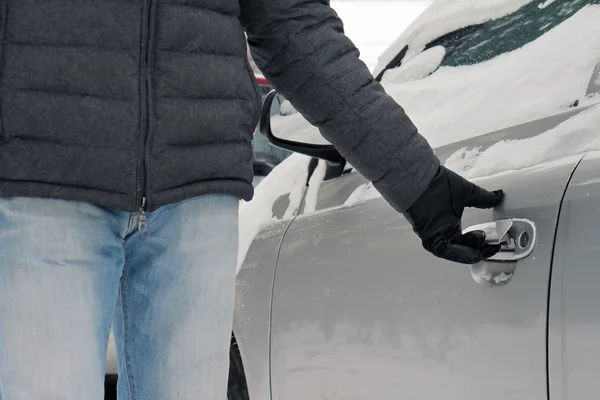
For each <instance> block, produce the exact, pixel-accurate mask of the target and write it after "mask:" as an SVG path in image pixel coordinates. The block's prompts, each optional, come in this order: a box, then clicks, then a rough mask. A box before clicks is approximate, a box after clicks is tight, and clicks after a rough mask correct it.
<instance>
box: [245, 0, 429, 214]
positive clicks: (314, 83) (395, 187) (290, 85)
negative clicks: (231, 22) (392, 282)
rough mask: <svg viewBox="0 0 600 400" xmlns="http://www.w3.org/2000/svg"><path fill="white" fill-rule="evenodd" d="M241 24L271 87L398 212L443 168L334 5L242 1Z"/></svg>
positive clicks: (305, 0)
mask: <svg viewBox="0 0 600 400" xmlns="http://www.w3.org/2000/svg"><path fill="white" fill-rule="evenodd" d="M240 4H241V7H242V12H241V16H240V20H241V22H242V24H243V26H244V29H245V30H246V32H247V34H248V42H249V44H250V48H251V51H252V56H253V58H254V60H255V61H256V64H257V65H258V67H259V68H260V69H261V71H262V72H263V73H264V75H265V77H266V78H267V79H268V80H269V82H270V83H271V84H272V85H273V87H275V88H276V89H277V91H278V92H279V93H281V94H282V95H283V96H284V97H285V98H286V99H287V100H289V101H290V102H291V103H292V105H293V106H294V107H295V108H296V109H297V110H298V111H299V112H300V113H301V114H302V115H303V116H304V117H305V118H306V119H307V120H308V121H309V122H310V123H312V124H313V125H315V126H317V127H319V129H320V131H321V134H322V135H323V136H324V137H325V138H326V139H327V140H329V141H330V142H331V143H332V144H333V145H334V146H335V147H336V148H337V149H338V151H339V152H340V153H341V154H342V155H343V156H344V157H345V158H346V159H347V160H348V161H349V162H350V163H351V164H352V166H353V167H355V168H356V169H357V170H358V171H359V172H361V173H362V174H363V175H364V176H365V177H366V178H367V179H369V180H370V181H372V182H373V183H374V185H375V187H376V189H377V190H379V192H381V194H382V195H383V197H384V198H385V199H386V200H387V201H388V202H389V203H390V204H391V205H392V206H393V207H394V208H395V209H396V210H398V211H400V212H404V211H406V210H407V209H408V208H409V207H410V206H411V205H412V204H413V203H414V201H415V200H417V198H418V197H419V196H420V195H421V194H422V193H423V192H424V191H425V189H426V188H427V186H428V185H429V183H430V182H431V180H432V179H433V176H434V175H435V173H436V171H437V168H438V166H439V160H438V159H437V158H436V156H435V155H434V153H433V150H432V149H431V147H430V146H429V144H428V143H427V141H426V140H425V139H424V138H423V137H422V136H421V135H420V134H419V133H418V131H417V128H416V127H415V125H414V124H413V123H412V122H411V120H410V119H409V118H408V117H407V115H406V114H405V113H404V110H403V109H402V108H401V107H400V106H399V105H398V104H397V103H396V102H395V101H394V100H393V99H392V98H391V97H389V96H388V95H387V94H386V93H385V91H384V89H383V87H382V86H381V85H380V84H379V83H378V82H375V80H374V79H373V76H372V75H371V73H370V72H369V70H368V68H367V67H366V65H365V64H364V63H363V62H362V61H360V60H359V58H358V57H359V53H358V50H357V49H356V47H355V46H354V44H353V43H352V42H351V41H350V40H349V39H348V38H347V37H346V36H345V35H344V30H343V25H342V21H341V20H340V19H339V18H338V16H337V15H336V13H335V11H334V10H333V9H332V8H331V7H329V1H328V0H240Z"/></svg>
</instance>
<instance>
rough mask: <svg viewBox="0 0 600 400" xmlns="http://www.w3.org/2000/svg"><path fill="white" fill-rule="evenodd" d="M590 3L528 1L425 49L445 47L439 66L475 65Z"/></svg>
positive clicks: (592, 1)
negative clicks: (501, 15)
mask: <svg viewBox="0 0 600 400" xmlns="http://www.w3.org/2000/svg"><path fill="white" fill-rule="evenodd" d="M590 4H600V0H538V1H532V2H530V3H528V4H526V5H525V6H523V7H521V8H520V9H519V10H517V11H515V12H514V13H512V14H508V15H506V16H504V17H502V18H498V19H495V20H491V21H487V22H485V23H483V24H481V25H475V26H470V27H467V28H464V29H461V30H458V31H455V32H452V33H450V34H448V35H445V36H443V37H440V38H438V39H436V40H434V41H433V42H431V43H429V44H428V45H427V47H426V49H429V48H432V47H435V46H440V45H441V46H443V47H444V48H445V49H446V55H445V57H444V59H443V60H442V63H441V66H460V65H473V64H477V63H480V62H483V61H487V60H491V59H492V58H494V57H497V56H499V55H501V54H504V53H508V52H510V51H513V50H516V49H519V48H521V47H523V46H524V45H526V44H527V43H530V42H532V41H534V40H536V39H537V38H539V37H540V36H542V35H543V34H544V33H546V32H548V31H549V30H551V29H552V28H554V27H556V26H557V25H559V24H560V23H561V22H563V21H565V20H567V19H568V18H570V17H571V16H573V15H574V14H575V13H576V12H577V11H579V10H581V9H582V8H583V7H585V6H586V5H590ZM558 56H560V55H558V54H557V57H558Z"/></svg>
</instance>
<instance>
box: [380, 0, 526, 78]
mask: <svg viewBox="0 0 600 400" xmlns="http://www.w3.org/2000/svg"><path fill="white" fill-rule="evenodd" d="M529 2H531V0H485V1H473V0H437V1H435V2H434V3H433V4H431V5H430V6H429V7H428V8H427V9H426V10H425V11H424V12H423V14H422V15H421V16H420V18H419V19H417V20H416V21H415V22H414V23H413V24H412V25H410V27H409V28H408V29H407V30H405V31H404V33H403V34H402V35H401V36H400V37H398V39H396V40H395V41H394V42H393V44H392V45H391V46H390V47H389V48H388V49H387V50H386V51H385V52H384V53H383V54H382V55H381V56H380V57H379V61H378V63H377V66H376V67H375V74H374V75H377V74H379V72H381V71H382V70H383V69H384V68H385V66H386V65H388V64H389V62H390V61H391V60H392V59H393V58H394V57H395V56H396V54H398V53H399V52H400V51H401V50H402V49H403V48H404V47H405V46H407V45H408V47H409V50H408V52H407V54H406V56H405V60H406V61H408V60H410V59H411V58H412V57H414V56H415V55H417V54H419V53H420V52H421V51H422V50H423V49H424V48H425V46H426V45H427V44H428V43H429V42H431V41H432V40H434V39H437V38H439V37H440V36H443V35H445V34H446V33H450V32H454V31H456V30H458V29H460V28H464V27H466V26H470V25H475V24H480V23H482V22H485V21H488V20H490V19H494V18H499V17H502V16H504V15H507V14H510V13H511V12H514V11H516V10H518V9H519V8H521V7H522V6H523V5H525V4H527V3H529Z"/></svg>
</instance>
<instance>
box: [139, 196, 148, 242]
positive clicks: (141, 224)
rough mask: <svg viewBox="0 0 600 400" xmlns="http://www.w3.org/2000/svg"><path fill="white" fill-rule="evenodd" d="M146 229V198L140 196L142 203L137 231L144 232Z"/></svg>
mask: <svg viewBox="0 0 600 400" xmlns="http://www.w3.org/2000/svg"><path fill="white" fill-rule="evenodd" d="M147 231H148V218H146V198H145V197H142V205H141V206H140V221H139V223H138V232H141V233H144V232H147Z"/></svg>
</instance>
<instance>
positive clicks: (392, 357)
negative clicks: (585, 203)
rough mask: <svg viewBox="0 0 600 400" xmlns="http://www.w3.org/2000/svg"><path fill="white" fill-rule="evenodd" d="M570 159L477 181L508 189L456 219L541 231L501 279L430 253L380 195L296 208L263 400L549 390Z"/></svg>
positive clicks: (494, 395) (284, 252) (501, 395)
mask: <svg viewBox="0 0 600 400" xmlns="http://www.w3.org/2000/svg"><path fill="white" fill-rule="evenodd" d="M580 158H581V157H570V158H568V159H565V160H562V161H561V162H554V163H551V164H547V165H544V166H536V167H533V168H529V169H527V170H522V171H518V172H516V171H515V172H508V173H506V174H502V175H499V176H496V177H493V178H489V179H483V180H481V181H480V182H479V183H480V184H482V185H484V186H486V187H489V188H496V187H503V188H505V189H506V190H507V193H509V195H508V196H507V197H506V201H505V204H504V206H503V207H502V208H500V209H499V210H497V211H481V210H472V211H468V212H467V213H466V215H465V218H464V223H465V225H464V226H465V227H466V226H469V225H474V224H476V223H482V222H488V221H494V220H499V219H504V218H511V217H518V218H528V219H531V220H534V221H535V223H536V224H537V228H538V243H537V245H536V248H535V249H534V252H533V254H532V255H531V256H530V257H528V258H526V259H524V260H521V261H519V262H518V263H517V266H516V273H515V275H514V277H512V278H511V279H509V280H508V281H507V282H504V283H506V284H505V285H504V286H502V287H493V288H490V287H485V286H481V285H479V284H477V283H475V281H474V280H473V279H472V276H471V271H470V268H469V267H468V266H461V265H457V264H452V263H449V262H445V261H442V260H439V259H436V258H434V257H433V256H431V255H429V254H428V253H426V252H425V251H424V250H423V249H422V248H421V246H420V243H419V240H418V238H417V237H416V236H415V235H414V234H413V232H412V230H411V227H410V225H409V224H408V222H406V220H405V219H404V218H403V217H402V216H400V215H398V213H396V212H395V211H394V210H392V209H391V208H390V207H389V206H388V205H387V204H386V203H385V201H383V200H382V199H381V198H379V199H372V200H368V201H366V202H363V203H360V204H356V205H353V206H350V207H344V206H341V207H333V208H331V209H324V210H320V211H317V212H316V213H315V214H306V215H303V216H300V217H298V218H297V219H296V220H295V221H294V222H293V223H292V225H291V226H290V228H289V230H288V233H287V234H286V236H285V238H284V241H283V243H282V247H281V250H280V256H279V262H278V265H277V272H276V279H275V288H274V297H273V311H272V313H273V316H272V321H271V323H272V348H271V354H272V356H271V357H272V358H271V363H272V386H273V388H272V391H273V400H295V399H307V398H327V399H346V400H352V399H356V400H358V399H367V398H380V397H392V396H393V397H398V396H401V397H402V396H406V397H407V398H420V399H434V398H435V399H437V398H440V396H441V395H443V396H444V398H445V399H450V400H452V399H482V398H485V399H505V398H508V397H510V398H515V399H528V400H531V399H540V400H541V399H545V398H546V390H547V387H546V367H545V366H546V342H545V337H546V317H547V300H548V298H547V291H548V283H549V274H550V264H551V256H552V244H553V240H554V233H555V228H556V221H557V217H558V210H559V204H560V200H561V199H562V196H563V193H564V190H565V188H566V183H567V181H568V178H569V177H570V175H571V173H572V171H573V168H574V166H575V165H576V164H577V162H578V160H579V159H580ZM339 179H342V180H344V179H354V178H353V177H352V176H344V177H341V178H339ZM332 184H334V182H330V183H328V182H325V183H323V184H322V186H321V191H322V192H327V191H328V187H329V186H330V185H332ZM335 184H338V183H337V182H335ZM344 200H345V199H343V198H340V199H339V203H340V204H343V202H344ZM513 268H514V265H513Z"/></svg>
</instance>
